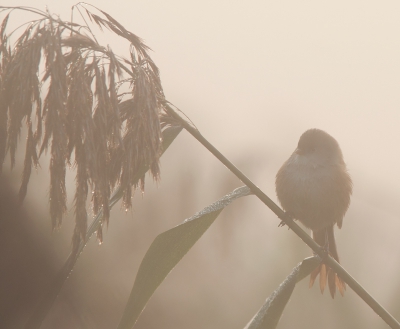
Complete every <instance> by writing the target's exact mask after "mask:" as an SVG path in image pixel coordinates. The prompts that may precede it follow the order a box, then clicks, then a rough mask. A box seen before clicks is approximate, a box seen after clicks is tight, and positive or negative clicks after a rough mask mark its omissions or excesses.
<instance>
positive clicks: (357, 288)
mask: <svg viewBox="0 0 400 329" xmlns="http://www.w3.org/2000/svg"><path fill="white" fill-rule="evenodd" d="M165 106H166V109H167V111H168V114H170V115H171V116H173V117H174V118H175V119H177V120H179V122H180V123H181V125H182V126H183V127H184V128H185V129H186V130H187V131H188V132H189V133H190V134H191V135H192V136H193V137H194V138H196V139H197V140H198V141H199V142H200V143H201V144H202V145H203V146H204V147H205V148H207V150H209V151H210V152H211V153H212V154H213V155H214V156H215V157H216V158H217V159H218V160H219V161H221V162H222V163H223V164H224V165H225V166H226V167H227V168H228V169H229V170H230V171H231V172H232V173H233V174H234V175H235V176H236V177H238V178H239V179H240V180H241V181H242V182H243V183H244V184H246V185H247V186H248V187H249V188H250V189H251V190H252V192H253V194H254V195H256V196H257V197H258V198H259V199H260V200H261V201H262V202H263V203H264V204H265V205H266V206H268V207H269V208H270V209H271V210H272V211H273V212H274V213H275V215H277V216H278V218H280V219H281V220H282V221H283V222H284V223H285V224H286V225H287V226H288V227H289V228H290V229H291V230H292V231H293V232H294V233H296V234H297V235H298V236H299V237H300V239H302V240H303V241H304V242H305V243H306V244H307V245H308V246H309V247H310V248H311V249H312V250H313V251H314V252H315V253H316V254H317V255H318V256H320V257H321V259H322V260H323V261H324V263H325V264H327V265H328V266H329V267H330V268H332V269H333V270H334V271H335V272H336V273H337V274H338V275H340V277H341V278H342V279H343V280H344V281H345V282H346V283H347V284H348V285H349V287H350V288H351V289H353V291H354V292H355V293H356V294H357V295H359V296H360V297H361V299H363V300H364V301H365V302H366V303H367V304H368V305H369V306H370V307H371V308H372V309H373V310H374V312H375V313H376V314H378V315H379V316H380V317H381V318H382V319H383V321H385V322H386V323H387V324H388V325H389V326H390V327H391V328H397V329H400V323H399V322H398V321H397V320H396V319H395V318H394V317H393V316H392V315H391V314H390V313H389V312H388V311H387V310H386V309H385V308H384V307H383V306H382V305H381V304H379V303H378V302H377V301H376V300H375V299H374V298H373V297H372V296H371V295H370V294H369V293H368V292H367V291H366V290H365V289H364V288H363V287H362V286H361V285H360V284H359V283H358V282H357V281H356V280H355V279H354V278H353V277H352V276H351V275H350V274H349V273H348V272H347V271H346V270H345V269H344V268H343V267H342V266H341V265H340V264H339V263H338V262H336V261H335V260H334V259H333V258H332V257H331V256H329V255H328V254H327V253H326V251H324V249H323V248H322V247H320V246H319V245H318V244H317V243H316V242H315V241H314V240H313V239H312V238H311V237H310V235H308V234H307V233H306V232H305V231H304V230H303V229H302V228H301V227H300V226H299V225H298V224H297V223H295V222H294V221H293V220H292V219H291V218H290V217H289V216H287V215H286V213H285V212H284V211H283V210H282V209H281V208H280V207H279V206H278V205H277V204H276V203H275V202H273V201H272V200H271V199H270V198H269V197H268V196H267V195H266V194H265V193H264V192H263V191H261V190H260V189H259V188H258V187H257V186H256V185H255V184H254V183H253V182H252V181H251V180H250V179H249V178H247V177H246V176H245V175H244V174H243V173H242V172H241V171H240V170H239V169H238V168H236V167H235V165H234V164H233V163H232V162H230V161H229V160H228V159H227V158H225V156H223V155H222V154H221V152H219V151H218V150H217V149H216V148H215V147H214V146H213V145H212V144H211V143H210V142H209V141H208V140H207V139H205V138H204V137H203V135H202V134H201V133H200V132H199V131H198V130H197V129H196V128H194V127H193V126H192V125H191V124H190V123H189V122H187V121H186V120H185V119H183V118H182V117H181V116H180V115H179V114H178V113H177V111H176V110H175V109H174V108H172V106H170V105H169V104H166V105H165Z"/></svg>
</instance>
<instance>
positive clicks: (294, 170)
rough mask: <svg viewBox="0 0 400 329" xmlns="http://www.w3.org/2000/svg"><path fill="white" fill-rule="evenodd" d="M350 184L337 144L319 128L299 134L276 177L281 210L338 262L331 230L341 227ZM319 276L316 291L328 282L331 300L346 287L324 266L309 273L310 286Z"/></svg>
mask: <svg viewBox="0 0 400 329" xmlns="http://www.w3.org/2000/svg"><path fill="white" fill-rule="evenodd" d="M351 193H352V181H351V178H350V175H349V174H348V172H347V168H346V164H345V163H344V161H343V155H342V151H341V150H340V147H339V144H338V142H337V141H336V140H335V139H334V138H333V137H332V136H330V135H329V134H327V133H326V132H324V131H322V130H319V129H310V130H307V131H306V132H305V133H304V134H303V135H301V137H300V140H299V143H298V145H297V148H296V150H295V151H294V152H293V154H292V155H291V156H290V158H289V159H288V160H287V161H286V162H285V163H284V164H283V165H282V167H281V169H279V171H278V173H277V175H276V194H277V196H278V199H279V202H280V203H281V205H282V208H283V209H284V210H285V211H286V212H287V213H288V214H289V215H290V216H292V217H293V218H294V219H297V220H299V221H300V222H301V223H303V224H304V225H305V226H307V227H308V228H310V229H311V230H312V236H313V239H314V240H315V241H316V242H317V243H318V244H319V245H320V246H322V247H324V248H326V249H327V251H328V252H329V254H330V255H331V256H332V257H333V258H334V259H335V260H336V261H337V262H339V256H338V253H337V249H336V243H335V235H334V232H333V227H334V225H335V224H337V226H338V227H339V228H341V227H342V223H343V217H344V215H345V213H346V211H347V209H348V207H349V205H350V196H351ZM318 274H320V288H321V292H323V291H324V289H325V286H326V282H327V281H328V286H329V291H330V293H331V296H332V298H334V296H335V292H336V287H337V288H338V290H339V291H340V293H341V295H342V296H343V294H344V291H345V289H346V285H345V283H344V282H343V280H342V279H341V278H340V277H338V276H337V274H336V273H334V272H333V271H332V269H330V268H329V267H327V266H326V265H325V264H321V265H320V266H319V267H318V268H317V269H316V270H314V271H313V272H312V273H311V276H310V287H311V286H312V285H313V284H314V281H315V279H316V277H317V276H318Z"/></svg>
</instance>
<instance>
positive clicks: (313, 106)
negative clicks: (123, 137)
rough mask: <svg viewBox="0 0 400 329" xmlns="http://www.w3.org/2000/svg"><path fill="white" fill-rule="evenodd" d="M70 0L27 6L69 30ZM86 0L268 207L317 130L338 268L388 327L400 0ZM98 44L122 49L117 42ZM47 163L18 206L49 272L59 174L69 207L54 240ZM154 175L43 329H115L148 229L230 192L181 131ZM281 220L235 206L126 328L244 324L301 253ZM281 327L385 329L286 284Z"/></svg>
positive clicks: (64, 249)
mask: <svg viewBox="0 0 400 329" xmlns="http://www.w3.org/2000/svg"><path fill="white" fill-rule="evenodd" d="M18 4H19V5H26V6H32V2H31V1H19V2H18ZM73 4H75V2H73V1H70V0H65V1H63V2H62V3H61V2H60V1H50V0H48V1H45V0H37V1H35V5H34V6H35V7H37V8H40V9H45V6H46V5H47V6H48V9H49V10H50V11H51V12H53V13H58V14H60V16H61V18H62V19H65V20H66V19H69V17H70V8H71V6H72V5H73ZM93 4H94V5H96V6H97V7H99V8H100V9H102V10H104V11H106V12H107V13H109V14H110V15H112V16H113V17H115V18H116V19H117V20H118V21H119V22H120V23H122V24H123V25H124V26H125V27H126V28H127V29H129V30H130V31H132V32H133V33H135V34H136V35H138V36H140V37H141V38H143V39H144V40H145V43H146V44H147V45H148V46H149V47H151V48H152V50H153V52H152V53H151V56H152V58H153V60H154V61H155V63H156V65H157V66H158V67H159V69H160V72H161V73H160V74H161V81H162V84H163V88H164V92H165V95H166V98H167V99H168V100H169V101H170V102H171V103H173V104H174V105H176V106H177V107H178V108H180V109H181V110H182V111H183V112H184V113H185V114H186V115H187V116H188V117H189V118H190V119H191V120H192V121H193V122H194V124H195V125H196V126H197V128H198V129H199V130H200V132H201V133H202V134H203V135H204V136H205V137H206V138H207V139H208V140H209V141H210V142H211V143H212V144H213V145H215V146H216V147H217V148H218V149H219V150H220V151H221V152H222V153H223V154H224V155H225V156H227V157H228V158H229V159H230V160H231V161H232V162H233V163H235V165H237V167H239V169H241V170H242V171H243V172H244V173H245V174H246V175H248V176H249V178H251V179H252V180H253V181H254V182H255V183H256V185H258V186H259V187H260V188H261V189H262V190H263V191H264V192H265V193H266V194H267V195H269V196H270V197H271V198H272V199H273V200H276V196H275V187H274V177H275V174H276V172H277V170H278V169H279V167H280V166H281V164H282V163H283V162H284V161H285V160H286V159H287V158H288V157H289V155H290V154H291V152H293V150H294V149H295V147H296V145H297V141H298V138H299V137H300V135H301V134H302V133H303V132H304V131H305V130H307V129H309V128H320V129H323V130H325V131H327V132H328V133H329V134H331V135H332V136H334V137H335V138H336V140H337V141H338V142H339V144H340V146H341V148H342V151H343V154H344V158H345V161H346V163H347V166H348V168H349V172H350V174H351V176H352V179H353V183H354V191H353V197H352V203H351V205H350V208H349V211H348V212H347V214H346V217H345V218H344V223H343V228H342V229H341V230H336V237H337V244H338V250H339V254H340V256H341V263H342V265H343V266H344V268H345V269H346V270H348V271H349V272H350V274H351V275H352V276H354V278H355V279H356V280H357V281H358V282H359V283H360V284H362V285H363V286H364V287H365V288H366V290H367V291H368V292H370V293H371V294H372V295H373V296H374V297H375V298H376V299H377V300H378V301H379V302H380V303H382V305H383V306H384V307H386V308H387V309H388V311H389V312H391V313H392V314H393V315H394V316H395V317H397V318H400V312H399V309H400V299H399V297H398V296H399V290H400V280H399V277H400V275H399V274H400V262H399V256H400V239H399V238H398V234H399V232H400V211H399V198H400V188H399V182H400V170H399V168H400V152H399V147H398V144H399V141H400V130H399V126H400V92H399V91H400V20H399V17H400V3H399V2H398V1H386V2H381V1H379V2H378V1H351V2H349V1H334V2H323V1H322V2H321V1H246V2H243V1H208V0H204V1H176V0H170V1H159V0H158V1H156V0H154V1H152V0H147V1H121V0H114V1H96V2H95V3H93ZM8 5H14V4H13V3H12V2H11V1H10V2H9V3H8ZM14 15H15V17H22V16H18V15H19V14H17V13H14ZM105 41H106V43H108V42H109V43H110V44H111V46H112V47H113V49H114V50H115V52H116V53H118V54H127V48H126V47H125V45H122V44H118V43H115V41H113V40H111V41H107V39H105ZM113 42H114V43H113ZM21 151H22V148H21ZM22 157H23V155H22V154H21V155H20V156H19V158H17V160H18V161H19V162H17V164H18V165H17V167H16V168H15V169H14V170H13V171H10V170H9V168H8V164H7V166H6V168H5V169H4V170H3V176H5V177H7V178H9V179H10V181H11V185H12V186H13V188H15V189H17V188H18V184H19V182H20V173H21V170H22V169H21V168H22V165H23V161H22V159H23V158H22ZM8 160H9V159H8ZM47 168H48V162H46V159H45V158H43V159H42V160H41V168H40V169H38V171H37V173H33V177H32V179H31V182H30V185H29V187H28V195H27V199H26V202H25V204H24V206H23V209H24V210H25V211H26V212H28V213H29V216H31V217H32V218H31V220H30V222H29V225H30V226H29V227H30V230H31V232H33V233H32V234H34V236H35V238H34V239H33V240H32V242H31V243H32V244H35V242H34V241H36V240H35V239H37V241H41V242H40V244H41V246H42V247H43V250H47V251H48V252H46V255H48V257H49V259H51V263H52V264H53V265H52V266H53V268H54V271H55V270H57V269H58V268H60V267H61V266H62V263H63V261H64V259H65V258H66V257H67V255H68V252H69V250H70V247H71V242H70V238H71V235H72V230H73V210H72V209H73V208H72V205H73V191H74V190H73V188H74V172H73V171H72V170H71V171H70V173H69V174H68V179H69V180H68V193H69V200H70V202H69V204H70V209H71V211H70V213H69V215H68V216H67V218H66V219H65V220H64V223H63V226H62V227H61V229H60V230H59V231H57V232H53V233H52V232H51V228H50V226H51V225H50V219H49V215H48V201H47V197H48V183H47V182H48V177H47V175H48V173H47ZM161 168H162V172H161V182H160V183H159V184H158V186H157V185H156V184H155V183H153V182H152V180H151V179H150V177H149V178H148V179H147V186H146V193H145V194H144V196H143V197H141V195H140V193H137V195H135V201H134V209H133V210H132V212H128V213H125V212H124V211H123V210H121V209H120V207H119V206H116V207H115V209H113V211H112V216H111V220H110V225H109V228H108V230H105V232H104V243H103V244H102V245H101V246H99V245H98V244H97V243H96V241H94V239H93V241H91V242H90V243H89V245H88V247H87V248H86V250H85V251H84V253H83V255H82V256H81V258H80V260H79V261H78V264H77V267H76V269H75V270H74V272H73V273H72V275H71V277H70V279H69V280H68V282H67V284H66V286H65V287H64V288H63V291H62V293H61V296H60V297H59V299H58V300H57V302H56V303H55V305H54V307H53V308H52V311H51V313H50V314H49V316H48V318H47V319H46V322H45V323H44V325H43V328H54V327H57V328H72V327H74V328H92V327H93V328H110V327H116V325H117V324H118V321H119V318H120V316H121V315H122V312H123V308H124V305H125V303H126V301H127V298H128V295H129V293H130V289H131V287H132V284H133V281H134V277H135V275H136V272H137V269H138V267H139V265H140V261H141V259H142V258H143V255H144V253H145V252H146V250H147V248H148V247H149V246H150V244H151V242H152V240H153V239H154V238H155V237H156V236H157V234H159V233H161V232H163V231H165V230H167V229H169V228H171V227H173V226H175V225H177V224H179V223H180V222H182V221H183V220H184V219H185V218H187V217H190V216H191V215H192V214H194V213H195V212H197V211H199V210H201V209H202V208H203V207H205V206H207V205H208V204H209V203H211V202H213V201H215V200H216V199H218V198H219V197H221V196H223V195H224V194H226V193H228V192H230V191H231V190H232V189H233V188H235V187H238V186H241V185H242V183H241V182H240V181H238V179H237V178H235V177H234V176H233V174H231V173H230V172H229V171H228V170H227V169H226V168H225V167H224V166H223V165H221V164H220V163H219V162H218V161H217V160H216V159H215V158H213V156H212V155H211V154H209V153H208V151H206V150H205V149H203V147H202V146H201V145H200V144H199V143H198V142H197V141H196V140H194V139H193V138H192V137H191V136H190V135H189V134H188V133H187V132H182V133H181V134H180V135H179V137H178V139H177V140H176V141H175V142H174V143H173V145H172V146H171V148H170V149H169V150H168V151H167V152H166V153H165V155H164V156H163V157H162V159H161ZM15 193H17V192H15ZM278 224H279V220H278V218H276V216H275V215H274V214H273V213H272V212H271V211H270V210H269V209H267V208H266V207H265V206H263V205H262V204H261V202H259V201H258V200H257V199H256V198H255V197H254V196H249V197H246V199H244V200H240V201H238V202H235V203H234V204H233V205H231V206H230V207H229V208H228V209H227V210H226V211H224V212H223V214H222V215H221V217H220V218H218V219H217V221H216V222H215V223H214V224H213V226H211V228H210V229H209V231H208V232H207V233H206V234H205V235H204V236H203V237H202V238H201V239H200V241H199V242H198V243H197V244H196V245H195V247H194V248H193V249H192V250H191V251H190V252H189V253H188V254H187V255H186V256H185V258H184V259H183V260H182V262H181V263H179V264H178V266H177V267H176V268H175V269H174V270H173V271H172V272H171V273H170V275H169V276H168V277H167V279H166V280H165V281H164V282H163V284H162V285H161V286H160V288H159V289H158V290H157V291H156V293H155V295H154V296H153V297H152V299H151V301H150V302H149V304H148V306H147V308H146V309H145V311H144V312H143V314H142V316H141V318H140V319H139V321H138V323H137V328H195V329H196V328H243V327H244V326H245V325H246V323H247V322H248V321H249V320H250V319H251V317H252V316H253V315H254V314H255V312H256V311H257V310H258V308H259V307H260V306H261V305H262V303H263V301H264V300H265V299H266V298H267V297H268V295H269V294H270V293H271V292H272V291H273V290H274V289H275V288H276V287H277V286H278V285H279V284H280V282H281V281H283V280H284V278H285V277H286V275H288V274H289V273H290V271H291V269H292V268H293V267H294V266H295V265H296V264H297V263H298V262H300V261H301V260H302V259H303V258H305V257H307V256H309V255H311V250H309V248H308V247H307V246H305V245H304V244H303V243H302V242H301V241H300V239H299V238H298V237H297V236H296V235H295V234H293V232H291V231H289V230H287V229H285V228H278V226H277V225H278ZM27 248H28V247H27ZM49 277H51V276H49ZM43 289H44V288H43ZM36 294H37V296H39V292H36ZM35 296H36V295H35ZM35 298H36V297H35ZM34 300H35V299H34V298H33V299H32V303H33V304H34ZM27 313H29V310H28V311H27ZM25 316H26V315H25ZM23 319H24V317H21V322H22V323H23V321H22V320H23ZM293 326H296V328H321V327H323V328H327V329H334V328H346V327H347V328H349V327H360V328H361V327H365V328H386V325H385V324H384V322H383V321H382V320H381V319H380V318H379V317H378V316H377V315H376V314H374V313H373V311H372V310H371V309H370V308H369V307H368V306H367V305H366V304H365V303H364V302H363V301H362V300H361V299H360V298H359V297H358V296H357V295H356V294H355V293H354V292H352V291H351V289H348V290H347V292H346V295H345V297H343V298H342V297H341V296H338V297H336V298H335V299H334V300H331V298H330V296H329V294H328V293H325V294H324V295H321V294H320V292H319V290H318V287H314V288H313V289H309V288H308V280H307V279H306V280H303V281H302V282H300V283H299V284H298V285H297V287H296V289H295V291H294V294H293V297H292V299H291V300H290V302H289V304H288V307H287V309H286V310H285V312H284V313H283V316H282V319H281V322H280V324H279V325H278V328H288V327H293Z"/></svg>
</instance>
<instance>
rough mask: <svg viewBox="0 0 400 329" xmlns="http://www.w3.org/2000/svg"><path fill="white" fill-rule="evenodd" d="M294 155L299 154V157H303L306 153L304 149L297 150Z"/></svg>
mask: <svg viewBox="0 0 400 329" xmlns="http://www.w3.org/2000/svg"><path fill="white" fill-rule="evenodd" d="M294 153H296V154H298V155H303V154H304V151H303V150H302V149H299V148H297V149H296V150H295V151H294Z"/></svg>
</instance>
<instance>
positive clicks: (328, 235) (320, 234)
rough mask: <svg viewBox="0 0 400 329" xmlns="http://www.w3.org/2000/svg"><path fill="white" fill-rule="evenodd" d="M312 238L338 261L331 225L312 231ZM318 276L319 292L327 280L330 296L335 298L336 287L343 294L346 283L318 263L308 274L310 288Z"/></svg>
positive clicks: (329, 269)
mask: <svg viewBox="0 0 400 329" xmlns="http://www.w3.org/2000/svg"><path fill="white" fill-rule="evenodd" d="M312 233H313V239H314V240H315V242H317V243H318V244H319V245H320V246H321V247H323V248H327V249H328V252H329V255H330V256H332V257H333V258H334V259H335V260H336V261H337V262H338V263H339V255H338V252H337V249H336V242H335V234H334V232H333V225H332V226H328V227H325V228H323V229H321V230H318V231H313V232H312ZM318 274H319V275H320V276H319V287H320V289H321V293H323V292H324V289H325V286H326V282H327V281H328V286H329V292H330V293H331V296H332V298H335V293H336V287H337V288H338V290H339V292H340V294H341V295H342V296H343V295H344V291H345V290H346V284H345V283H344V281H343V280H342V279H341V278H340V277H339V276H338V275H337V274H336V273H335V272H334V271H333V270H332V269H331V268H329V267H327V266H326V265H325V264H320V265H319V266H318V267H317V268H316V269H315V270H314V271H312V272H311V275H310V288H311V287H312V286H313V284H314V281H315V279H316V278H317V276H318Z"/></svg>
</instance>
